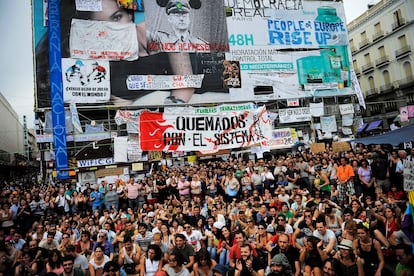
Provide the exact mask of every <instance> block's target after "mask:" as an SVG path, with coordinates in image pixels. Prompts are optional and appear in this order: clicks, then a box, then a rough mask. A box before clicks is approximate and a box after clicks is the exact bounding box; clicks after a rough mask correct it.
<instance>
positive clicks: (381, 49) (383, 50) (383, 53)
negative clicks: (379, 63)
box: [378, 46, 385, 58]
mask: <svg viewBox="0 0 414 276" xmlns="http://www.w3.org/2000/svg"><path fill="white" fill-rule="evenodd" d="M378 53H379V56H380V58H383V57H385V48H384V46H381V47H379V48H378Z"/></svg>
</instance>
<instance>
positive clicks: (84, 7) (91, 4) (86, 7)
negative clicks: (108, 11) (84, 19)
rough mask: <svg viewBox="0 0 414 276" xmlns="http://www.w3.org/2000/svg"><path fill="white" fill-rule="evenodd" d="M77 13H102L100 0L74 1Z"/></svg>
mask: <svg viewBox="0 0 414 276" xmlns="http://www.w3.org/2000/svg"><path fill="white" fill-rule="evenodd" d="M75 3H76V10H77V11H102V0H76V2H75Z"/></svg>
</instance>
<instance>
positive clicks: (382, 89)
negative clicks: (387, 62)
mask: <svg viewBox="0 0 414 276" xmlns="http://www.w3.org/2000/svg"><path fill="white" fill-rule="evenodd" d="M392 88H393V85H392V84H391V83H386V84H384V85H381V86H380V89H379V90H380V92H381V93H386V92H390V91H391V90H392Z"/></svg>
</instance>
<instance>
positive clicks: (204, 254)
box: [190, 248, 217, 276]
mask: <svg viewBox="0 0 414 276" xmlns="http://www.w3.org/2000/svg"><path fill="white" fill-rule="evenodd" d="M216 264H217V262H216V261H215V260H214V259H212V258H211V256H210V253H209V252H208V251H207V250H206V249H205V248H202V249H200V251H198V252H197V253H196V262H195V263H194V265H193V271H192V272H191V274H190V275H191V276H209V275H212V273H213V267H215V266H216Z"/></svg>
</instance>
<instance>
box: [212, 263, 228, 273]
mask: <svg viewBox="0 0 414 276" xmlns="http://www.w3.org/2000/svg"><path fill="white" fill-rule="evenodd" d="M213 272H218V273H220V274H225V273H226V272H227V267H226V266H225V265H222V264H217V265H216V266H215V267H214V268H213Z"/></svg>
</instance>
